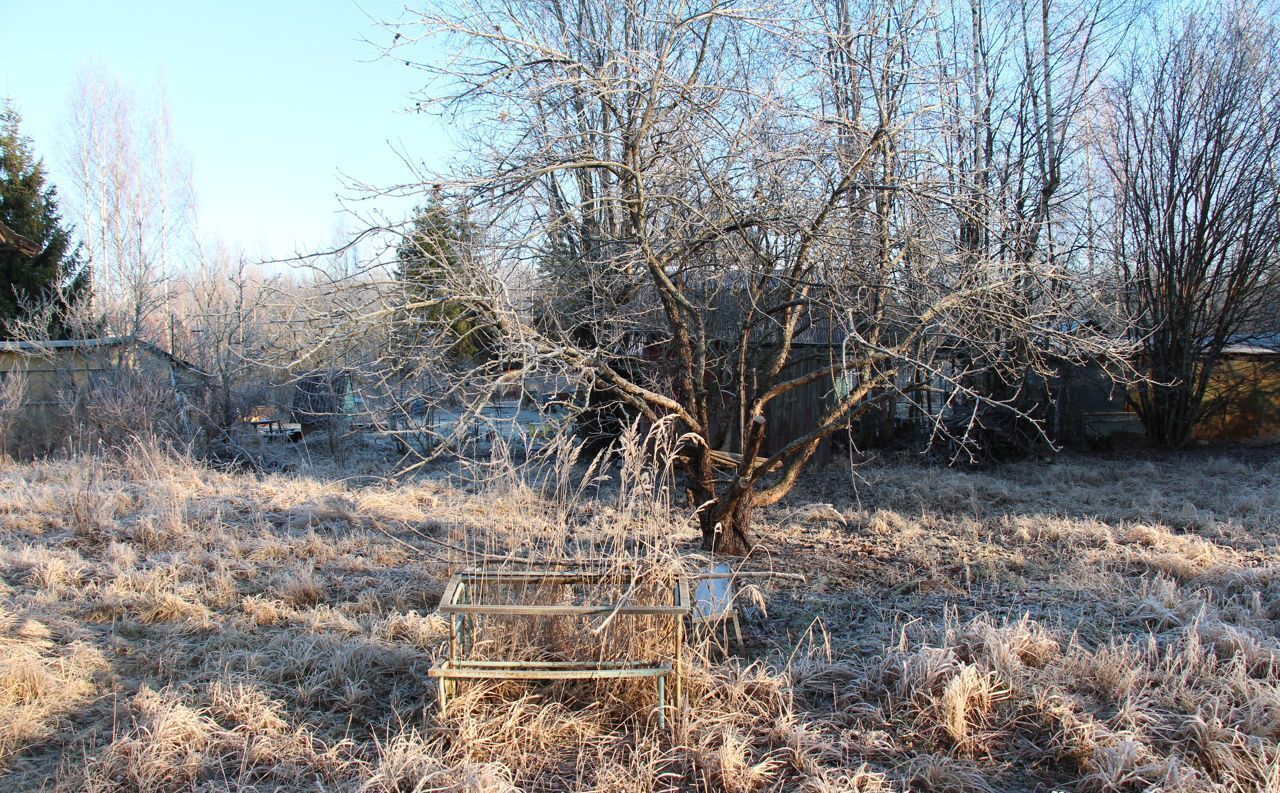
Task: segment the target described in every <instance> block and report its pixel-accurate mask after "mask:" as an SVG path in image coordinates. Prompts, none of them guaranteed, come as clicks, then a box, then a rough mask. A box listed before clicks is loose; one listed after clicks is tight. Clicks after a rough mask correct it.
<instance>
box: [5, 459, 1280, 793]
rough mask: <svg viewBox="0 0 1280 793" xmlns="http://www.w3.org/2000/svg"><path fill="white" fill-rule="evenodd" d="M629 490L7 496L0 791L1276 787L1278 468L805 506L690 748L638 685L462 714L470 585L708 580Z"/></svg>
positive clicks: (175, 484) (576, 474)
mask: <svg viewBox="0 0 1280 793" xmlns="http://www.w3.org/2000/svg"><path fill="white" fill-rule="evenodd" d="M627 469H628V465H627V464H624V466H623V470H622V471H619V470H616V469H609V470H607V471H606V472H604V473H606V474H607V475H608V476H609V477H610V480H611V484H610V486H608V487H606V488H605V489H604V490H603V491H601V492H599V493H596V492H595V491H594V489H592V488H584V487H582V486H581V484H580V483H581V481H582V479H583V476H582V468H581V466H579V467H578V468H572V469H571V468H569V467H565V468H564V470H563V472H562V473H561V474H558V475H557V476H558V477H559V478H558V479H556V478H555V477H552V479H554V480H555V481H552V480H547V481H543V482H541V483H540V484H539V485H538V486H537V487H536V488H535V487H530V486H528V485H526V484H523V483H521V482H520V481H519V479H518V477H515V476H512V475H511V473H512V472H510V471H506V472H505V473H504V472H501V471H500V472H498V475H497V476H496V481H495V482H494V483H492V484H491V485H490V486H488V487H485V488H455V487H451V486H448V485H445V484H442V483H439V482H434V481H425V480H424V481H412V482H401V483H394V484H392V483H380V484H379V483H375V484H354V483H344V482H342V481H336V480H333V479H327V478H324V477H321V476H316V475H308V474H306V473H293V474H276V475H262V476H255V475H249V474H231V473H222V472H218V471H213V470H210V469H208V468H204V467H201V466H199V465H196V464H194V463H192V462H190V461H188V460H185V459H182V458H177V457H173V456H170V455H166V454H161V453H158V452H155V451H150V450H145V449H138V450H135V451H134V452H132V453H130V454H128V455H124V456H121V457H117V458H111V459H106V458H96V459H95V458H85V459H77V460H64V461H47V462H40V463H34V464H21V465H20V464H7V465H6V466H5V467H3V469H0V714H3V717H2V718H0V769H2V770H0V787H3V788H5V789H58V790H94V791H169V790H190V789H193V788H195V789H205V790H213V789H217V790H226V789H233V790H315V789H318V788H325V789H339V790H352V791H423V792H424V793H425V791H436V790H444V791H491V790H492V791H502V790H579V791H602V792H603V791H656V790H723V791H766V790H776V791H782V790H788V791H790V790H808V791H851V790H904V789H914V790H933V791H943V790H952V791H964V790H972V791H983V790H1033V789H1037V788H1040V789H1051V788H1058V789H1074V790H1082V791H1119V790H1149V789H1164V790H1222V791H1227V790H1266V789H1277V788H1280V776H1278V775H1280V623H1278V622H1277V620H1280V565H1277V563H1276V562H1275V561H1274V559H1275V549H1276V545H1277V543H1278V542H1280V462H1276V461H1268V460H1266V459H1253V460H1250V461H1245V460H1240V459H1232V458H1227V457H1222V458H1218V457H1210V456H1200V457H1194V458H1184V459H1168V460H1160V461H1136V462H1135V461H1098V460H1092V459H1083V458H1082V459H1067V460H1064V461H1060V462H1057V463H1054V464H1044V463H1034V464H1027V465H1019V466H1007V467H1004V468H1000V469H995V470H989V471H985V472H965V471H950V470H945V469H936V468H920V467H916V466H909V465H889V464H881V465H873V466H866V467H863V468H860V469H859V471H858V474H857V476H856V477H853V478H852V479H851V477H850V476H849V474H848V472H847V471H845V472H844V473H843V474H840V473H839V472H833V471H829V472H824V473H820V474H815V475H813V476H811V477H810V478H809V479H808V480H807V481H806V482H805V483H804V485H803V486H802V487H801V489H800V491H799V492H797V493H796V494H794V495H793V497H792V498H791V499H790V500H789V501H788V502H785V503H783V504H779V505H778V506H777V507H774V508H771V509H770V510H769V511H768V512H767V513H766V514H763V515H762V516H761V518H760V523H759V526H758V533H759V537H758V539H759V540H760V542H761V544H762V548H761V550H760V551H758V552H757V555H756V556H753V558H752V559H751V560H750V561H749V562H748V563H747V567H750V568H756V569H758V568H760V567H762V566H772V567H774V568H776V569H780V570H788V571H800V572H804V573H806V574H807V575H808V576H809V582H808V584H807V585H800V584H798V583H796V582H793V581H788V580H775V581H772V582H767V583H763V584H761V585H760V589H761V592H760V594H761V595H762V596H763V599H764V601H765V602H766V603H767V605H768V608H767V613H765V614H759V613H758V614H755V615H754V616H753V618H752V619H751V620H750V621H749V626H748V627H749V633H750V634H751V636H752V638H751V640H750V641H749V647H748V652H747V653H746V657H744V658H729V659H725V658H724V657H723V656H722V655H721V654H720V653H718V652H715V651H714V650H713V649H711V648H709V647H707V646H705V645H703V646H697V647H693V648H692V652H691V653H690V655H689V657H688V661H687V662H688V668H687V670H686V673H687V677H686V679H687V688H688V693H689V697H690V702H691V707H690V709H689V711H688V715H687V717H686V718H685V719H683V720H680V722H679V723H678V724H677V726H676V728H675V729H674V730H672V731H661V730H658V729H657V728H656V726H655V725H654V723H653V719H652V717H651V714H650V713H649V712H648V710H647V708H649V707H651V701H650V700H651V697H649V696H647V695H646V694H644V693H643V692H640V693H639V694H637V693H636V692H628V690H627V689H626V686H620V685H618V684H614V685H613V686H599V685H597V684H593V683H584V684H567V685H562V686H557V687H547V686H545V685H543V684H530V685H525V684H512V683H505V684H502V685H484V684H477V685H469V686H465V687H463V689H462V691H461V692H460V696H459V697H458V698H457V699H456V700H455V701H454V702H452V703H451V705H450V708H449V710H448V713H447V715H446V716H443V717H442V716H440V715H439V713H438V709H437V707H436V702H435V693H434V686H433V685H432V684H431V682H430V681H429V679H428V677H427V675H426V671H427V669H428V668H429V667H430V665H431V663H432V661H433V660H434V659H436V658H438V657H440V656H441V655H442V654H443V653H444V652H445V645H446V643H447V625H446V623H445V621H444V620H443V619H441V618H440V617H439V616H438V615H437V614H436V613H435V608H436V606H437V603H438V600H439V597H440V593H441V590H442V588H443V585H444V582H445V580H446V579H447V576H448V573H449V572H450V570H451V569H452V568H453V567H454V566H456V565H457V564H460V563H463V562H465V561H467V560H468V559H474V558H476V557H477V556H478V555H481V554H488V555H490V556H504V555H514V556H525V555H529V554H542V555H556V554H559V555H565V554H567V555H571V556H572V555H587V554H592V555H599V554H603V555H606V556H608V557H609V558H611V559H614V560H618V561H621V560H628V561H629V562H630V563H633V564H634V563H636V562H637V560H643V561H644V563H646V564H652V565H677V564H683V563H689V562H688V558H689V556H690V555H691V554H693V553H694V548H695V547H696V541H697V533H696V531H694V530H693V529H692V527H690V526H686V525H684V524H683V523H681V522H679V521H678V520H677V519H676V518H675V517H673V516H671V515H669V514H667V513H666V511H665V510H664V508H663V507H662V503H663V502H664V500H665V496H666V495H667V494H666V492H665V490H664V486H665V485H669V484H670V483H665V482H662V481H657V480H653V479H648V480H646V479H645V478H644V476H643V474H641V473H640V472H638V471H637V470H635V469H634V468H632V469H631V470H627ZM598 474H600V472H599V471H595V472H592V475H591V476H589V477H586V478H588V479H590V478H594V477H595V476H596V475H598ZM619 480H622V481H621V482H620V481H619ZM424 537H425V538H430V539H429V540H428V539H424ZM441 543H443V544H441ZM588 627H591V626H588ZM595 627H598V625H597V626H595ZM565 635H567V633H562V634H557V638H556V639H555V641H577V639H573V638H572V637H570V638H568V639H566V638H563V637H564V636H565ZM592 635H593V636H594V635H595V634H592ZM514 636H515V634H514V633H513V634H508V635H507V639H509V640H511V641H514V640H515V639H514V638H512V637H514ZM579 638H580V637H579ZM615 638H617V637H616V636H615ZM524 640H525V641H533V639H532V638H530V637H525V638H524ZM542 640H544V641H546V640H548V639H546V638H545V637H544V638H543V639H542ZM619 640H620V641H625V640H626V637H625V636H623V637H622V638H621V639H619ZM637 641H638V639H637ZM603 643H604V642H603V640H602V641H601V644H603ZM507 649H508V650H509V649H510V648H509V647H507ZM612 649H613V650H614V651H616V650H617V648H616V647H614V648H612ZM624 649H625V648H624Z"/></svg>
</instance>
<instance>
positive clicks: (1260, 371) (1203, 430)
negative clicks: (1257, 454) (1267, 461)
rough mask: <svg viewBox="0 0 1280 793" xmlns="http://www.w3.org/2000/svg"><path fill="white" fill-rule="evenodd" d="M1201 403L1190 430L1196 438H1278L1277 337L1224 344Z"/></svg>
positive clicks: (1279, 379)
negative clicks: (1201, 414)
mask: <svg viewBox="0 0 1280 793" xmlns="http://www.w3.org/2000/svg"><path fill="white" fill-rule="evenodd" d="M1204 408H1205V413H1204V418H1202V419H1201V420H1200V423H1199V424H1198V425H1196V429H1195V432H1194V433H1193V434H1192V437H1193V438H1195V439H1197V440H1206V441H1238V440H1249V439H1270V438H1278V437H1280V336H1274V337H1270V338H1268V339H1263V340H1261V341H1250V342H1241V343H1236V344H1232V345H1229V346H1228V347H1226V348H1225V349H1224V350H1223V351H1222V357H1221V358H1220V359H1219V360H1218V365H1217V366H1216V367H1215V368H1214V370H1213V374H1212V375H1210V377H1209V385H1208V387H1207V388H1206V389H1205V396H1204Z"/></svg>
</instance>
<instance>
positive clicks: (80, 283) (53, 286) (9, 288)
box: [0, 101, 90, 339]
mask: <svg viewBox="0 0 1280 793" xmlns="http://www.w3.org/2000/svg"><path fill="white" fill-rule="evenodd" d="M21 121H22V119H21V117H20V116H19V115H18V111H17V110H16V109H15V108H14V107H13V103H12V102H10V101H5V103H4V106H3V109H2V110H0V221H3V222H4V224H5V225H7V226H8V227H9V228H11V229H12V230H13V231H15V232H17V233H18V234H21V235H22V236H23V237H26V238H27V239H28V240H31V241H32V242H34V243H35V244H36V246H38V247H39V249H40V250H39V252H38V253H36V254H35V255H34V256H28V255H25V254H23V253H21V252H19V251H16V250H15V251H0V336H3V337H4V338H9V337H11V333H12V331H11V327H12V324H13V323H14V321H15V320H22V319H30V318H32V315H30V314H29V312H31V311H32V310H33V309H38V308H39V307H41V306H52V308H53V310H52V311H51V312H48V313H47V316H48V325H47V327H43V328H39V329H38V330H40V331H42V332H43V333H45V334H47V335H48V336H49V337H50V338H55V339H56V338H66V337H67V336H68V334H69V333H71V328H70V327H69V323H68V320H69V316H70V310H71V308H72V307H73V306H74V305H75V304H76V302H77V301H80V300H84V299H86V298H87V297H88V295H89V289H90V284H89V271H88V268H87V267H86V266H85V264H84V262H82V261H81V258H80V249H79V246H77V245H73V243H72V240H71V232H70V230H69V229H68V228H67V227H66V226H65V225H64V224H63V220H62V215H61V213H60V212H59V209H58V198H57V191H56V190H55V189H54V187H53V185H50V184H48V183H47V180H46V178H45V170H44V163H43V161H41V160H38V159H36V157H35V154H34V153H33V152H32V148H31V139H30V138H27V137H25V136H24V135H23V134H22V132H21V129H20V125H21ZM44 315H45V312H41V316H44Z"/></svg>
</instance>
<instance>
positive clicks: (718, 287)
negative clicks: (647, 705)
mask: <svg viewBox="0 0 1280 793" xmlns="http://www.w3.org/2000/svg"><path fill="white" fill-rule="evenodd" d="M940 24H950V23H949V22H948V21H947V20H945V19H942V18H940V17H939V15H937V14H934V13H931V12H930V10H929V9H928V8H926V7H924V6H923V5H921V4H916V3H910V2H896V1H895V0H883V1H881V0H871V2H868V3H866V4H864V5H862V6H859V7H857V8H853V7H850V6H848V5H847V4H845V3H843V2H837V3H834V4H830V5H818V6H813V5H810V4H791V5H786V4H782V5H769V6H765V7H759V8H753V9H752V10H751V11H749V12H748V11H746V10H740V9H738V8H737V7H735V6H732V5H727V4H719V3H716V2H706V3H688V2H665V1H662V2H649V3H638V4H634V3H628V4H566V3H561V2H559V0H527V1H526V2H516V3H500V2H489V0H480V1H479V2H466V3H460V4H451V5H449V6H448V7H447V8H444V9H441V10H437V11H430V12H426V13H423V14H422V15H421V16H420V17H418V18H415V19H414V20H413V21H412V22H411V23H408V24H405V25H401V26H398V27H396V29H395V30H394V31H393V32H394V34H395V41H394V43H393V44H392V45H391V46H390V48H389V49H390V50H391V51H392V52H393V53H394V57H395V58H397V59H400V60H407V61H409V62H412V54H413V53H414V52H415V50H414V49H413V48H414V47H416V46H418V42H419V41H421V40H422V39H424V38H429V39H432V41H433V43H432V45H431V51H433V52H436V53H448V55H447V56H446V55H441V56H440V57H438V58H434V59H431V60H430V61H429V62H426V63H420V64H416V65H418V66H420V67H421V68H423V69H425V70H426V71H427V72H428V73H429V74H431V75H432V76H433V80H432V83H431V84H430V85H429V86H428V87H427V88H426V89H425V90H424V93H423V96H422V97H421V99H422V102H423V105H424V106H425V107H429V108H436V109H440V110H443V111H446V112H447V113H448V114H449V117H450V118H452V119H454V120H455V122H456V123H457V124H458V125H459V126H460V127H461V126H465V128H466V129H467V130H468V132H469V140H470V144H471V145H470V149H469V151H468V154H467V156H466V157H464V158H463V160H462V161H461V162H460V163H459V165H458V166H457V167H456V168H455V169H454V170H453V171H451V172H450V173H448V174H416V175H415V177H414V179H413V180H411V181H410V182H408V183H407V184H406V185H404V186H401V187H399V188H395V189H394V191H395V192H400V193H415V192H431V191H433V190H435V191H439V192H442V193H444V194H446V195H451V196H455V197H456V200H457V201H459V202H461V203H463V204H465V206H466V212H467V217H468V222H469V223H470V224H471V225H472V226H473V227H474V228H476V229H478V231H477V232H476V233H474V234H472V235H470V236H469V238H468V239H467V246H466V248H467V250H466V254H465V255H464V256H459V257H457V258H456V259H455V260H454V261H451V262H450V263H449V266H447V267H440V268H438V269H437V270H436V271H435V275H434V278H433V281H432V283H431V286H430V288H429V289H426V290H419V291H417V292H414V293H412V296H411V295H410V293H407V292H405V291H404V290H401V289H396V288H394V287H393V286H391V285H390V284H391V281H392V279H388V278H385V277H383V276H385V272H384V271H379V274H370V275H369V276H368V277H366V278H365V279H363V280H362V281H361V285H360V288H359V290H351V294H357V293H358V294H360V295H362V297H363V301H361V300H360V299H354V298H353V299H352V302H351V303H350V306H349V307H348V309H347V310H345V311H344V320H343V322H340V323H338V324H347V325H349V324H350V323H354V322H366V323H367V322H371V321H376V322H383V323H385V324H387V325H389V326H390V325H396V324H400V325H401V326H404V325H408V326H410V327H412V328H414V329H415V331H414V332H413V333H407V332H405V330H404V328H403V327H402V328H401V330H400V331H398V332H395V333H394V336H395V338H396V339H401V340H403V339H405V338H412V339H413V340H414V341H413V345H414V347H413V352H412V354H411V355H408V356H406V355H405V354H404V351H403V350H402V352H401V354H400V355H399V356H398V359H399V360H401V361H403V360H405V359H406V358H407V359H411V360H416V361H417V362H418V363H419V365H420V366H423V367H434V368H435V369H436V370H437V371H436V373H435V374H434V376H435V377H439V378H442V379H443V380H446V381H448V382H450V383H455V384H457V385H454V386H450V387H449V388H448V389H446V390H450V391H451V392H453V393H462V392H464V391H465V392H466V393H469V394H470V395H472V397H473V398H474V399H477V400H482V399H484V398H486V395H487V394H488V393H491V391H490V390H489V389H488V388H486V387H485V386H486V385H487V384H500V383H502V382H504V381H511V380H513V379H519V378H523V377H529V376H534V375H538V374H555V375H557V376H564V377H569V378H572V380H573V381H574V382H576V383H579V384H581V387H580V390H579V393H580V394H581V393H587V392H591V393H596V394H603V395H604V396H605V397H606V401H614V402H616V403H617V404H618V405H621V406H623V407H624V414H625V415H635V416H638V417H641V418H642V419H644V420H647V421H649V422H659V421H674V422H676V424H677V425H678V426H679V428H680V430H681V433H682V434H683V443H682V448H683V460H684V463H683V466H684V472H685V474H686V476H687V482H688V486H689V489H690V491H691V493H692V495H693V497H694V504H695V506H696V514H697V519H698V522H699V524H700V526H701V530H702V535H703V544H704V547H705V548H706V549H707V550H713V551H720V552H725V553H730V554H745V553H747V552H749V551H750V549H751V547H752V539H751V533H750V526H751V515H752V512H753V510H755V509H756V508H759V507H761V506H766V505H769V504H772V503H775V502H777V501H778V500H779V499H781V498H782V497H783V496H784V495H785V494H786V493H787V492H788V491H789V490H790V489H791V487H792V486H793V485H794V484H795V482H796V481H797V478H798V476H799V475H800V473H801V471H802V470H803V469H804V468H805V466H806V464H808V463H809V461H810V460H811V459H812V458H813V456H814V454H815V453H816V452H817V450H818V449H819V446H820V444H821V443H822V442H823V440H824V439H826V438H828V437H830V436H831V435H832V434H834V433H836V432H838V431H841V430H842V429H844V428H846V427H847V426H849V423H850V422H851V421H852V420H855V419H857V418H859V417H860V416H863V415H865V414H866V413H867V412H868V411H870V410H874V409H877V408H879V407H882V406H884V405H885V404H888V403H890V402H892V401H893V400H894V399H897V398H898V397H899V394H900V392H901V391H902V382H903V378H904V377H912V378H915V377H921V378H922V379H923V381H925V382H927V383H928V387H929V388H931V389H933V390H937V391H939V392H940V393H941V399H940V407H939V408H938V409H937V410H936V411H935V415H934V419H935V422H936V424H935V431H936V432H938V433H943V434H950V435H952V436H955V437H954V440H956V441H958V442H960V443H963V442H965V440H966V438H967V437H968V436H969V433H970V431H971V430H972V428H973V422H974V421H976V419H971V421H970V424H969V425H966V426H961V427H958V428H957V427H955V425H954V424H949V423H947V422H945V421H944V420H943V417H944V416H946V415H947V414H948V410H949V409H950V408H954V407H957V406H959V405H961V404H973V403H976V402H981V403H986V404H991V405H993V406H999V407H1006V408H1009V409H1016V408H1015V407H1014V406H1012V404H1011V401H1010V400H1008V399H1006V398H1004V397H1003V396H993V395H991V394H990V393H988V392H987V391H985V390H984V389H982V388H980V387H978V384H979V383H980V382H981V380H982V378H983V377H984V376H986V375H989V374H991V373H993V372H998V371H1000V370H1001V369H1002V367H1009V366H1011V365H1014V362H1012V361H1011V360H1010V358H1009V356H1008V355H1007V354H1005V352H1004V351H1005V350H1006V349H1007V347H1008V345H1009V344H1010V342H1011V341H1016V342H1018V343H1020V345H1021V348H1022V349H1023V350H1025V353H1024V355H1023V356H1022V358H1021V360H1019V361H1017V362H1016V364H1017V365H1018V366H1033V367H1038V368H1039V369H1040V370H1041V371H1045V372H1047V371H1049V370H1050V369H1051V367H1052V366H1053V365H1055V364H1058V363H1061V362H1062V361H1075V362H1080V361H1083V360H1085V359H1088V358H1096V357H1107V358H1112V357H1121V356H1122V353H1123V351H1124V350H1123V344H1121V343H1120V342H1117V341H1116V336H1115V335H1114V334H1104V333H1101V332H1099V331H1098V330H1096V328H1097V327H1098V326H1097V324H1096V323H1088V322H1084V321H1083V319H1084V318H1085V317H1084V314H1085V313H1086V311H1087V307H1089V306H1091V305H1095V304H1097V299H1096V294H1095V293H1094V292H1093V291H1092V287H1091V285H1089V284H1087V283H1085V282H1084V281H1083V280H1082V279H1081V278H1080V277H1079V276H1080V274H1079V272H1078V271H1077V270H1076V269H1074V268H1073V267H1072V266H1071V262H1070V260H1069V258H1068V257H1059V258H1054V257H1049V256H1045V255H1043V251H1042V248H1036V249H1035V250H1034V251H1032V252H1031V253H1028V252H1027V251H1025V250H1023V251H1020V252H1018V253H1016V254H1011V255H1003V254H1002V255H995V254H993V253H991V252H988V251H985V250H981V251H975V250H973V249H972V248H971V247H970V246H965V245H962V244H961V241H960V240H958V239H957V235H956V233H955V231H954V229H955V220H954V219H955V208H954V202H953V195H952V194H951V192H950V190H949V189H948V184H949V176H950V173H951V167H952V165H953V163H952V162H949V161H948V160H947V158H946V151H945V146H944V145H943V141H942V140H941V139H940V136H939V135H938V132H937V130H938V128H939V126H940V124H941V123H942V121H941V120H942V118H943V113H942V112H941V109H940V108H939V106H938V98H937V93H936V86H937V85H938V84H939V81H945V80H947V79H951V78H949V77H948V76H947V75H946V74H944V73H942V71H941V70H940V68H939V66H938V62H937V58H936V57H935V56H936V51H935V49H934V44H935V43H936V41H937V40H938V34H937V27H936V26H938V25H940ZM982 222H985V221H982ZM379 284H381V286H379ZM1029 284H1031V285H1036V286H1038V287H1041V288H1040V289H1039V290H1038V291H1037V297H1036V299H1034V300H1028V299H1027V298H1026V293H1027V286H1028V285H1029ZM397 303H399V304H397ZM445 303H447V304H448V305H449V306H450V307H451V308H450V310H448V311H434V312H414V311H408V310H406V308H407V307H424V306H440V305H443V304H445ZM460 318H464V319H465V326H466V327H467V328H470V329H472V331H470V332H474V333H482V334H483V336H484V338H485V348H486V352H485V354H484V355H483V356H471V357H470V358H468V359H466V360H459V359H458V356H457V354H456V350H457V348H458V338H457V334H458V327H459V319H460ZM388 333H391V332H390V331H388ZM961 347H963V350H964V352H963V354H962V355H960V354H957V351H958V350H959V349H960V348H961ZM446 361H450V362H452V363H449V364H448V365H442V362H446ZM1011 376H1012V375H1011ZM463 384H465V388H464V387H463ZM813 387H817V388H820V389H821V390H822V391H823V394H824V398H823V399H822V400H820V402H819V405H820V407H819V408H817V409H816V412H815V413H814V414H813V415H811V416H806V417H805V422H804V424H803V426H802V427H801V428H800V429H799V430H798V431H794V432H791V433H790V434H789V435H787V436H784V437H781V439H780V440H778V441H777V442H775V443H772V444H770V445H769V447H768V448H770V452H769V453H768V454H767V455H760V454H759V453H760V450H761V449H763V448H766V444H765V441H766V439H767V438H769V437H770V435H769V433H770V431H771V427H770V426H769V423H768V422H767V421H766V420H765V417H766V414H767V412H768V410H769V408H770V406H771V405H776V404H780V403H781V402H782V401H783V400H785V399H786V398H787V397H788V396H789V395H793V394H795V393H797V392H798V391H800V390H802V389H806V388H813ZM580 401H581V402H585V403H586V404H585V405H581V407H583V408H584V409H595V410H596V411H597V412H598V411H599V410H601V409H602V408H601V407H600V406H599V404H595V405H594V407H593V405H592V403H591V400H590V399H583V400H580ZM775 437H777V436H775ZM733 452H736V453H733ZM726 461H730V463H731V464H730V465H729V466H728V467H729V470H727V471H725V470H724V467H725V463H726Z"/></svg>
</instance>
